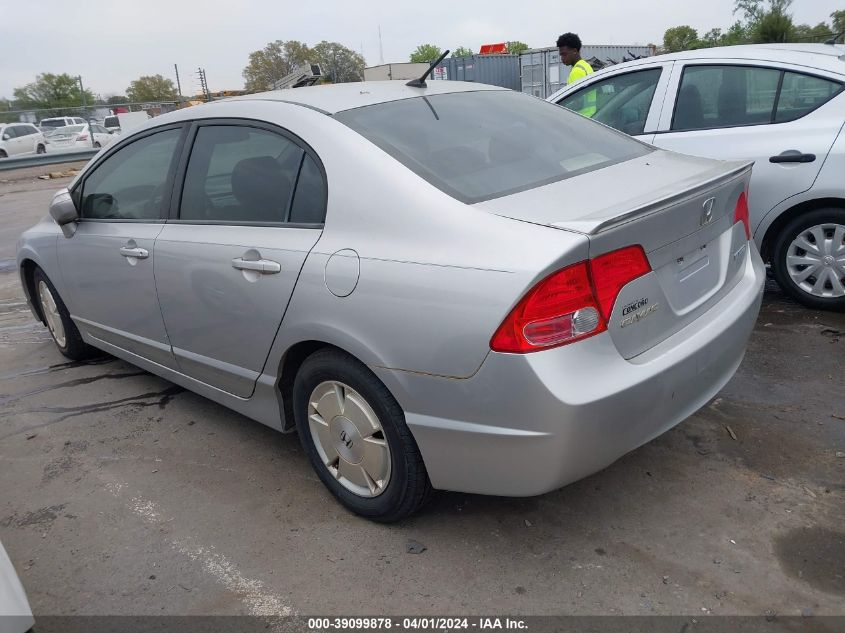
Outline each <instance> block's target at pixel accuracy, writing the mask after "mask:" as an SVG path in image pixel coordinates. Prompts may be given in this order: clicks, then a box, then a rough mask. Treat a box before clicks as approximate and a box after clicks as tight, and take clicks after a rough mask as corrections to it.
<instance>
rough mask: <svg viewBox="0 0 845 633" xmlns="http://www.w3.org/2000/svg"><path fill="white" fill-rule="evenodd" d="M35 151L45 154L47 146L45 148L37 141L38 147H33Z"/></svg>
mask: <svg viewBox="0 0 845 633" xmlns="http://www.w3.org/2000/svg"><path fill="white" fill-rule="evenodd" d="M35 153H36V154H46V153H47V148H46V147H45V146H44V145H41V144H40V143H39V144H38V147H36V148H35Z"/></svg>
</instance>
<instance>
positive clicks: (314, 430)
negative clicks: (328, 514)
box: [293, 349, 432, 523]
mask: <svg viewBox="0 0 845 633" xmlns="http://www.w3.org/2000/svg"><path fill="white" fill-rule="evenodd" d="M293 407H294V417H295V419H296V428H297V431H298V432H299V439H300V442H301V443H302V447H303V448H304V449H305V452H306V454H307V455H308V458H309V460H310V461H311V465H312V467H313V468H314V470H315V471H316V472H317V475H318V476H319V477H320V480H321V481H322V482H323V484H324V485H325V486H326V487H327V488H328V489H329V490H330V491H331V493H332V494H333V495H334V496H335V498H337V500H338V501H340V503H341V504H343V505H344V506H346V507H347V508H348V509H349V510H351V511H352V512H354V513H356V514H359V515H360V516H363V517H365V518H368V519H372V520H373V521H379V522H383V523H390V522H394V521H399V520H401V519H404V518H406V517H408V516H410V515H411V514H413V513H414V512H416V511H417V510H419V509H420V508H421V507H422V506H423V505H424V504H425V503H426V501H428V499H429V498H430V496H431V492H432V489H431V482H430V481H429V479H428V473H427V472H426V469H425V465H424V464H423V460H422V455H420V451H419V448H418V447H417V444H416V441H414V437H413V435H411V432H410V430H409V429H408V426H407V425H406V424H405V414H404V413H403V411H402V409H401V407H400V406H399V404H398V403H397V402H396V400H395V399H394V398H393V396H392V394H391V393H390V392H389V391H388V390H387V388H386V387H385V386H384V384H382V382H381V381H380V380H379V379H378V378H377V377H376V376H375V374H373V373H372V372H371V371H370V370H369V369H368V368H367V367H366V366H365V365H363V364H361V363H360V362H358V361H357V360H355V359H354V358H352V357H351V356H349V355H348V354H345V353H343V352H341V351H339V350H335V349H322V350H319V351H317V352H315V353H314V354H312V355H311V356H309V357H308V358H307V359H306V360H305V362H304V363H303V364H302V367H300V369H299V372H298V373H297V375H296V378H295V380H294V386H293Z"/></svg>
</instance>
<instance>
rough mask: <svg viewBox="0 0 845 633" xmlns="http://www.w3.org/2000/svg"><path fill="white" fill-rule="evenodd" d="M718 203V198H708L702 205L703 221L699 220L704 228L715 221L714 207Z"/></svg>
mask: <svg viewBox="0 0 845 633" xmlns="http://www.w3.org/2000/svg"><path fill="white" fill-rule="evenodd" d="M715 202H716V198H707V200H705V201H704V202H703V203H702V205H701V220H699V223H698V225H699V226H704V225H705V224H710V223H711V222H712V221H713V205H714V204H715Z"/></svg>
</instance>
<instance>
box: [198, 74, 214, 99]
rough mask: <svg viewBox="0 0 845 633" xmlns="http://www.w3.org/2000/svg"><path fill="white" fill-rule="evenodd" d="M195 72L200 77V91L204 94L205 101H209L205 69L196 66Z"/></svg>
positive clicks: (209, 95) (209, 94)
mask: <svg viewBox="0 0 845 633" xmlns="http://www.w3.org/2000/svg"><path fill="white" fill-rule="evenodd" d="M197 74H198V75H199V77H200V86H202V93H203V95H205V100H206V101H211V93H210V92H209V91H208V82H207V81H206V78H205V70H204V69H202V68H197Z"/></svg>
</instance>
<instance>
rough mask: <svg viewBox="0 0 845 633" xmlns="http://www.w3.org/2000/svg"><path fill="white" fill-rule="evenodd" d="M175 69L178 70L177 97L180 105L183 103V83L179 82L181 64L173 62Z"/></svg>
mask: <svg viewBox="0 0 845 633" xmlns="http://www.w3.org/2000/svg"><path fill="white" fill-rule="evenodd" d="M173 70H175V71H176V95H177V96H176V98H177V99H178V101H179V103H180V105H181V103H182V84H181V83H179V66H177V65H176V64H173Z"/></svg>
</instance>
